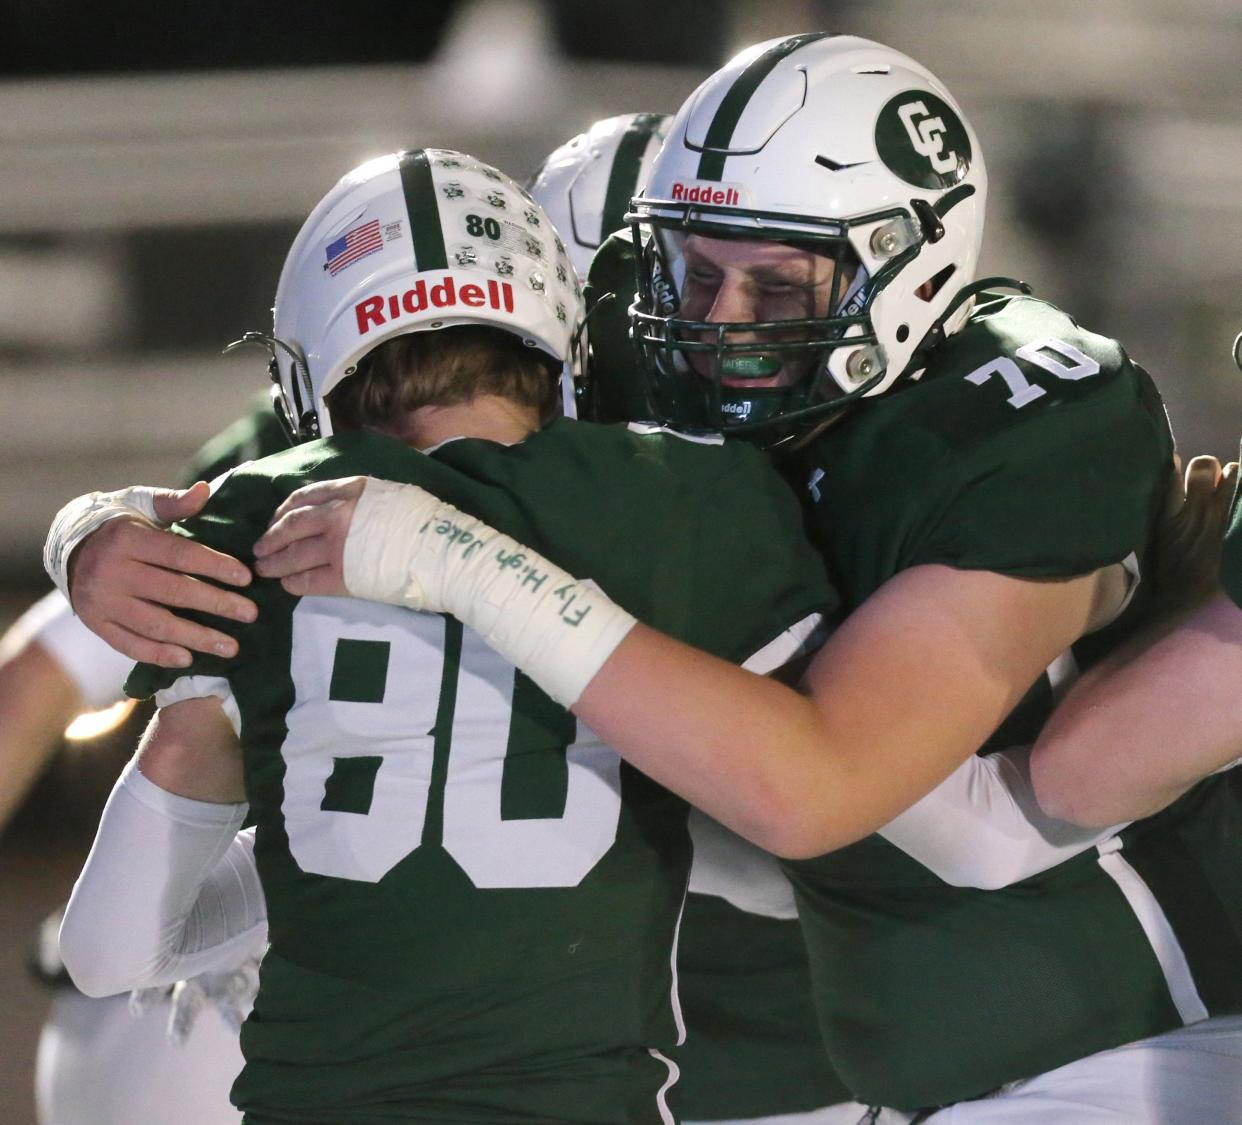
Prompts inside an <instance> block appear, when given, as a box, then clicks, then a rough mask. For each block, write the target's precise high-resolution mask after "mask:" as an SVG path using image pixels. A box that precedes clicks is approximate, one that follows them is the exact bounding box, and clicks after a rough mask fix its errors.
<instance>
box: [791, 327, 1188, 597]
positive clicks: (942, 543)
mask: <svg viewBox="0 0 1242 1125" xmlns="http://www.w3.org/2000/svg"><path fill="white" fill-rule="evenodd" d="M1042 308H1043V312H1042V316H1041V318H1040V319H1039V320H1038V321H1037V323H1036V325H1035V326H1034V327H1033V328H1032V326H1029V325H1022V324H1021V323H1019V324H1018V325H1017V326H1016V327H1015V325H1013V324H1012V323H1010V324H1007V325H1002V326H999V328H998V327H997V326H989V329H988V330H987V331H982V332H980V331H975V332H974V333H973V334H972V335H968V337H967V339H965V340H964V341H962V342H961V344H960V345H958V346H957V347H956V348H952V349H950V348H949V346H948V345H945V346H944V347H945V348H946V349H948V354H947V357H946V358H945V359H944V360H942V361H941V362H940V363H939V364H938V367H937V368H936V369H933V370H930V371H929V372H928V374H927V376H926V377H925V380H924V381H922V382H920V383H916V384H913V385H912V386H910V387H909V388H908V389H906V390H900V391H898V392H896V393H895V394H892V395H891V396H890V397H888V398H881V399H877V400H875V402H874V403H864V404H862V405H860V406H859V407H858V409H857V410H856V412H855V414H854V415H853V416H852V417H850V418H848V419H847V420H846V421H845V422H844V423H843V424H842V425H841V426H839V427H837V431H836V432H833V431H829V432H828V434H827V435H826V436H825V438H824V439H823V440H822V441H821V444H820V447H819V449H818V450H817V451H816V453H817V458H816V462H815V464H816V466H817V470H818V472H819V474H820V475H819V477H818V479H815V480H813V487H812V520H813V526H814V527H815V529H816V536H817V538H819V539H820V540H821V541H822V542H823V543H824V544H825V545H826V547H827V550H828V553H829V555H830V557H831V562H832V567H833V568H834V576H835V577H837V578H838V579H839V580H840V581H841V583H842V585H843V587H844V589H845V592H846V594H847V597H848V599H849V600H850V602H851V603H853V604H857V602H860V601H862V600H863V599H864V598H866V597H867V596H868V595H869V594H870V593H871V592H872V591H874V590H875V589H876V588H877V587H879V586H880V585H882V584H883V583H884V582H885V581H886V580H887V579H888V578H890V577H892V576H893V575H894V574H896V573H898V572H899V571H901V570H905V569H907V568H909V567H912V566H919V565H925V564H933V563H938V564H943V565H947V566H952V567H956V568H959V569H963V570H989V571H995V572H997V573H1001V574H1009V575H1013V576H1016V577H1024V578H1062V577H1069V576H1073V575H1076V574H1084V573H1088V572H1090V571H1092V570H1095V569H1098V568H1099V567H1101V566H1104V565H1107V564H1110V563H1115V562H1119V561H1121V560H1122V559H1124V558H1125V557H1126V556H1128V555H1129V554H1130V553H1131V552H1136V553H1138V554H1139V555H1140V556H1141V555H1142V553H1143V551H1144V550H1145V547H1146V544H1147V540H1148V538H1149V534H1150V530H1151V527H1152V521H1153V519H1154V518H1155V515H1156V513H1157V511H1158V509H1159V504H1160V500H1161V497H1162V495H1163V491H1164V488H1165V484H1166V479H1167V474H1168V472H1169V469H1170V466H1171V461H1172V453H1173V446H1172V437H1171V435H1170V433H1169V430H1168V423H1167V419H1166V417H1165V414H1164V410H1163V407H1162V405H1161V403H1160V399H1159V396H1158V394H1157V393H1156V391H1155V388H1154V387H1153V385H1152V383H1151V380H1150V378H1149V377H1148V376H1147V374H1146V372H1144V371H1143V370H1142V369H1141V368H1139V367H1138V366H1137V365H1135V364H1133V363H1131V362H1130V361H1129V359H1128V358H1126V356H1125V354H1124V353H1123V352H1122V351H1121V350H1120V348H1119V347H1117V345H1116V344H1114V343H1113V342H1112V341H1108V340H1104V339H1103V338H1102V337H1093V336H1091V334H1089V333H1085V332H1082V331H1081V330H1080V329H1077V327H1076V326H1075V325H1073V323H1072V321H1069V319H1068V318H1067V317H1064V316H1063V314H1059V313H1056V310H1051V309H1050V306H1043V307H1042ZM1053 314H1055V315H1053ZM1001 329H1004V330H1001ZM1034 331H1040V332H1041V333H1042V334H1041V335H1040V336H1037V337H1035V338H1036V339H1037V340H1038V339H1042V338H1044V337H1047V336H1054V335H1055V337H1056V338H1057V339H1059V340H1066V341H1068V342H1070V343H1072V344H1073V346H1075V347H1076V348H1078V349H1079V350H1080V352H1081V353H1082V354H1084V355H1087V356H1090V357H1091V358H1092V360H1093V361H1094V362H1096V363H1097V364H1098V368H1099V369H1098V371H1096V372H1095V373H1093V374H1091V375H1089V376H1087V377H1080V378H1078V379H1061V378H1057V377H1053V376H1051V375H1050V374H1049V373H1048V372H1047V371H1044V370H1042V369H1040V368H1039V367H1038V365H1032V364H1029V363H1026V362H1023V361H1020V360H1015V361H1014V362H1016V363H1017V364H1018V367H1019V370H1020V371H1021V373H1022V375H1023V376H1024V378H1025V379H1026V380H1027V381H1028V382H1029V384H1031V385H1033V386H1036V387H1038V388H1040V389H1041V390H1042V391H1043V393H1042V394H1040V395H1038V396H1037V397H1034V398H1032V399H1030V400H1029V401H1026V402H1025V403H1023V404H1022V405H1020V406H1018V407H1015V406H1014V405H1012V403H1010V401H1009V398H1010V395H1011V393H1012V390H1013V388H1012V387H1010V386H1008V385H1007V384H1006V383H1005V382H1004V381H1003V380H1002V379H1001V378H999V377H998V376H993V377H983V378H981V377H979V376H977V375H976V373H977V372H979V371H980V370H981V369H986V368H987V366H988V364H989V363H990V362H991V361H992V360H994V359H995V358H996V357H997V356H998V355H1000V356H1004V355H1006V352H1007V351H1008V354H1009V356H1010V357H1011V358H1012V355H1013V351H1012V349H1013V347H1014V344H1015V339H1016V340H1017V341H1021V340H1022V339H1023V338H1024V337H1025V338H1028V339H1029V338H1030V337H1031V335H1032V334H1033V332H1034ZM972 376H973V377H974V378H972ZM817 496H818V499H816V497H817Z"/></svg>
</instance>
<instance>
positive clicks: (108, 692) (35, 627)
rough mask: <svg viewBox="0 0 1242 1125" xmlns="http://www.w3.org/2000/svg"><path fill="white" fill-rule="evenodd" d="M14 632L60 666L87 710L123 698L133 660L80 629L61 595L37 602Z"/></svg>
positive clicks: (107, 705) (15, 627) (17, 624)
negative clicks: (30, 641)
mask: <svg viewBox="0 0 1242 1125" xmlns="http://www.w3.org/2000/svg"><path fill="white" fill-rule="evenodd" d="M13 628H14V631H15V633H17V632H21V633H24V634H26V635H28V636H29V637H30V638H31V639H33V640H35V641H37V642H38V643H39V644H40V645H41V646H42V647H43V649H44V651H46V652H47V653H48V655H50V656H51V657H52V658H53V659H54V660H55V661H56V663H57V664H59V665H60V666H61V668H62V669H63V670H64V673H65V675H66V676H68V677H69V678H70V679H71V680H72V681H73V684H74V686H75V687H76V688H77V689H78V693H79V694H80V695H81V696H82V702H83V703H84V704H85V705H86V706H87V707H109V706H111V705H112V704H113V703H116V702H117V701H118V700H121V699H124V698H125V677H126V676H128V675H129V670H130V669H131V668H132V667H133V666H134V662H133V660H131V659H130V658H129V657H128V656H124V655H122V654H121V653H119V652H117V651H116V649H114V648H112V646H111V645H109V644H108V642H107V641H104V640H101V639H100V638H99V637H97V636H95V634H94V633H92V632H91V631H90V630H89V629H88V628H87V627H86V626H85V625H83V624H82V622H81V621H80V620H79V619H78V618H77V617H75V616H74V615H73V610H72V609H70V608H69V603H68V602H67V601H65V598H64V595H63V594H61V593H60V591H58V590H53V591H52V592H51V593H50V594H48V595H47V596H46V597H43V598H40V599H39V601H37V602H35V604H34V605H33V606H31V607H30V609H28V610H27V611H26V612H25V613H24V614H23V615H22V616H21V617H20V618H19V619H18V620H17V622H16V624H15V625H14V626H13Z"/></svg>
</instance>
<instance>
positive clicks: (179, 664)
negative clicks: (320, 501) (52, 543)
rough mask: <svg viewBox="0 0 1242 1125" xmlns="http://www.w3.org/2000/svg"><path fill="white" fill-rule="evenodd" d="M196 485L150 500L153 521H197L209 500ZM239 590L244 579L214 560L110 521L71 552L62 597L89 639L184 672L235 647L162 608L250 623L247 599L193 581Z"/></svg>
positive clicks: (160, 534) (176, 541) (226, 559)
mask: <svg viewBox="0 0 1242 1125" xmlns="http://www.w3.org/2000/svg"><path fill="white" fill-rule="evenodd" d="M208 495H209V493H208V488H207V485H206V484H204V483H203V482H201V481H200V482H199V483H198V484H196V485H194V487H193V488H188V489H184V490H182V489H166V490H161V491H160V492H159V493H157V495H156V498H155V510H156V514H157V515H158V516H159V517H160V518H161V519H163V520H166V521H168V522H173V521H175V520H179V519H185V518H187V517H188V516H192V515H194V514H196V513H197V512H198V511H199V510H200V509H201V508H202V507H203V505H204V504H205V503H206V502H207V499H208ZM193 575H199V576H201V577H203V578H211V579H214V580H216V581H218V582H223V583H226V584H228V585H230V586H245V585H247V584H248V583H249V582H250V571H249V570H247V568H246V567H245V566H244V565H243V564H242V563H241V562H239V561H238V560H237V559H235V558H233V557H232V556H230V555H225V554H221V553H220V552H219V551H213V550H212V549H211V548H209V547H206V546H204V545H203V544H201V543H194V542H192V541H191V540H189V539H186V538H184V537H183V536H180V535H174V534H173V533H172V532H170V531H162V530H160V529H158V528H155V527H152V526H151V525H150V524H149V523H147V522H146V521H144V520H140V519H131V518H127V517H120V518H117V519H113V520H109V521H108V522H107V523H105V524H104V525H103V526H102V527H101V528H99V529H98V530H97V531H95V532H93V533H91V534H90V535H89V536H88V537H87V538H86V539H84V540H83V541H82V543H81V544H79V545H78V547H77V548H76V549H75V550H74V552H73V555H72V558H71V559H70V564H69V589H70V595H71V600H72V602H73V608H74V612H76V613H77V615H78V616H79V617H80V618H81V619H82V621H83V623H84V624H85V625H86V626H87V628H89V629H90V630H91V631H92V632H94V633H97V634H98V635H99V636H100V637H102V638H103V639H104V640H105V641H107V642H108V644H110V645H111V646H112V647H113V648H115V649H116V650H117V651H118V652H122V653H124V654H125V655H126V656H128V657H131V658H132V659H134V660H140V661H145V662H147V663H150V664H159V665H162V666H163V667H165V668H184V667H186V666H187V665H188V664H189V663H190V660H191V653H190V650H194V651H196V652H204V653H211V654H214V655H217V656H223V657H226V658H227V657H232V656H235V655H236V653H237V642H236V641H235V640H234V639H233V638H232V637H229V636H227V635H226V634H224V633H221V632H219V631H217V630H215V629H210V628H208V627H207V626H205V625H199V624H197V623H195V622H193V621H188V620H186V619H185V618H183V617H179V616H178V615H177V614H175V613H173V612H172V610H171V609H170V608H168V607H174V608H177V609H192V610H201V611H202V612H204V613H210V614H215V615H216V616H219V617H226V618H229V619H231V620H234V621H253V620H254V619H255V614H256V612H257V611H256V608H255V604H254V602H252V601H251V600H250V599H249V598H245V597H242V596H241V595H240V594H234V593H231V592H230V591H227V590H221V589H219V588H218V587H216V586H212V585H211V584H209V583H207V582H202V581H200V580H199V578H195V577H192V576H193Z"/></svg>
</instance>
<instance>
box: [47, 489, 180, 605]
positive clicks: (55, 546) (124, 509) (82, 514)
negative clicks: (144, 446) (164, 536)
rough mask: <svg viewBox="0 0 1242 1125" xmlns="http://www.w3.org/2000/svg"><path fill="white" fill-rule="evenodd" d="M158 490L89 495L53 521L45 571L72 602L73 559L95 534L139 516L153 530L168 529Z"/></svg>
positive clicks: (49, 533)
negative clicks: (160, 513) (159, 513)
mask: <svg viewBox="0 0 1242 1125" xmlns="http://www.w3.org/2000/svg"><path fill="white" fill-rule="evenodd" d="M155 492H156V490H155V489H154V488H151V487H149V486H147V485H142V484H139V485H134V486H133V487H132V488H122V489H120V490H119V491H117V492H88V493H87V494H86V495H85V496H79V497H77V499H75V500H70V501H69V503H68V504H66V505H65V506H64V507H63V508H61V510H60V511H59V512H57V513H56V517H55V518H54V519H53V520H52V526H51V527H50V528H49V529H48V533H47V540H46V541H45V542H44V544H43V569H44V570H46V571H47V574H48V577H49V578H50V579H51V580H52V581H53V582H55V583H56V588H57V589H58V590H59V591H60V592H61V593H62V594H64V595H65V598H66V599H69V556H70V555H72V554H73V551H74V548H75V547H77V545H78V544H79V543H81V542H82V540H83V539H85V538H86V537H87V536H88V535H90V534H91V532H93V531H98V530H99V528H101V527H102V526H103V525H104V524H106V523H107V522H108V521H109V520H114V519H116V518H117V517H118V516H136V517H137V518H138V519H141V520H144V521H146V522H147V523H149V524H150V525H151V526H152V527H164V526H165V524H163V523H162V522H161V521H160V518H159V517H158V516H157V515H156V514H155Z"/></svg>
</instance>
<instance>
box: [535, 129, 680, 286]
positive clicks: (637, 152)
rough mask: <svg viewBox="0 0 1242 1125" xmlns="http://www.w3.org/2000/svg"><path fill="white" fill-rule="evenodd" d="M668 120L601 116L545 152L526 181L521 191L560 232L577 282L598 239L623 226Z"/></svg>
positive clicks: (583, 273)
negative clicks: (541, 161) (571, 137)
mask: <svg viewBox="0 0 1242 1125" xmlns="http://www.w3.org/2000/svg"><path fill="white" fill-rule="evenodd" d="M671 120H672V117H671V116H670V115H669V114H665V113H625V114H622V115H621V116H620V117H606V118H605V119H604V120H603V121H597V122H595V124H594V125H592V126H591V127H590V129H588V130H587V131H586V132H585V133H579V134H578V136H576V137H574V139H573V140H571V141H566V142H565V143H564V144H563V145H561V147H560V148H558V149H556V150H555V151H553V152H551V153H549V155H548V157H547V159H545V160H544V162H543V163H542V164H541V165H540V166H539V170H538V171H537V172H536V173H535V174H534V176H532V177H531V179H530V182H529V183H528V184H527V187H529V188H530V193H531V195H533V196H534V197H535V199H536V200H537V201H538V202H539V203H540V204H541V205H542V207H543V209H544V210H545V211H547V213H548V216H549V218H551V220H552V222H553V223H554V224H555V226H556V229H557V230H559V231H560V232H561V236H562V237H563V238H564V239H565V242H566V244H567V245H568V247H569V257H570V260H571V261H572V262H573V263H574V268H575V269H577V271H578V276H579V277H580V278H582V279H584V280H585V278H586V275H587V269H588V267H589V266H590V265H591V259H592V258H593V257H594V256H595V251H596V250H598V249H599V247H600V245H601V244H602V243H603V241H604V239H606V238H607V237H608V236H609V235H610V234H612V233H613V232H614V231H618V230H622V229H623V228H624V227H625V214H626V211H627V210H628V209H629V206H630V200H631V199H632V198H633V197H634V196H635V195H637V194H638V191H639V189H641V188H642V186H643V183H644V182H645V181H646V178H647V173H648V172H650V170H651V163H652V161H653V160H655V155H656V153H657V152H659V151H660V146H661V145H662V144H663V143H664V136H665V130H666V129H667V127H668V123H669V122H670V121H671Z"/></svg>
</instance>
